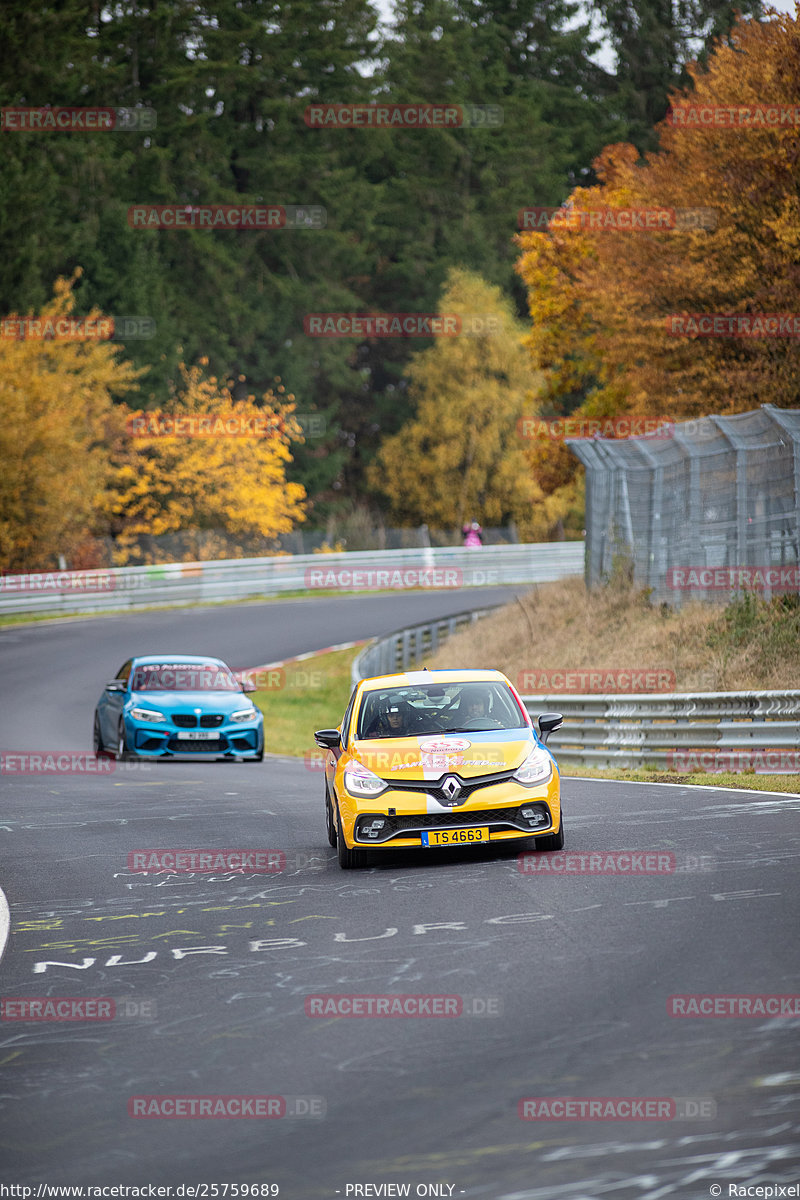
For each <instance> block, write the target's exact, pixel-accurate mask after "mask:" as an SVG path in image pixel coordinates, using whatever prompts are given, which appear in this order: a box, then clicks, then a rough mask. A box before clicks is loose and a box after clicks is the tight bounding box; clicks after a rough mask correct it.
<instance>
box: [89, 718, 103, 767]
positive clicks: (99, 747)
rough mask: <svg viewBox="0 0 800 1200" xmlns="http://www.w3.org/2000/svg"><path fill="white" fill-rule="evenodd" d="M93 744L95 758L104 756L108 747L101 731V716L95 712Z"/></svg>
mask: <svg viewBox="0 0 800 1200" xmlns="http://www.w3.org/2000/svg"><path fill="white" fill-rule="evenodd" d="M92 746H93V748H94V756H95V758H103V757H104V755H105V753H106V748H105V746H104V745H103V737H102V734H101V733H100V717H99V716H98V714H97V713H95V714H94V728H93V730H92Z"/></svg>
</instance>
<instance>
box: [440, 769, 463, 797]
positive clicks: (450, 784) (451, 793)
mask: <svg viewBox="0 0 800 1200" xmlns="http://www.w3.org/2000/svg"><path fill="white" fill-rule="evenodd" d="M442 791H443V792H444V794H445V796H446V797H447V799H448V800H449V801H450V802H451V803H452V802H453V801H454V800H455V798H456V796H458V795H459V794H460V792H461V784H460V783H459V782H458V780H457V779H456V778H455V776H454V775H448V776H447V778H446V779H445V780H444V782H443V783H442Z"/></svg>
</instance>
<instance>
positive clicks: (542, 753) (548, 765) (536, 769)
mask: <svg viewBox="0 0 800 1200" xmlns="http://www.w3.org/2000/svg"><path fill="white" fill-rule="evenodd" d="M552 774H553V760H552V758H551V757H550V755H549V754H548V753H547V751H546V750H543V749H542V748H541V746H534V748H533V750H531V752H530V754H529V755H528V757H527V758H526V759H525V761H524V762H523V763H522V764H521V765H520V766H519V767H518V768H517V770H516V771H515V772H514V778H515V779H516V781H517V783H524V784H525V785H526V787H532V786H533V785H534V784H539V783H547V781H548V779H549V778H550V777H551V775H552Z"/></svg>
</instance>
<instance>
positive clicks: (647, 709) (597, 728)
mask: <svg viewBox="0 0 800 1200" xmlns="http://www.w3.org/2000/svg"><path fill="white" fill-rule="evenodd" d="M500 607H503V606H502V605H495V606H494V607H493V608H486V609H480V610H476V611H474V612H469V613H459V614H458V615H457V616H454V617H448V618H445V619H443V620H441V621H430V622H427V623H425V624H421V625H413V626H411V627H410V628H408V629H400V630H398V631H397V632H396V633H393V634H390V636H389V637H385V638H381V639H380V640H377V641H375V642H373V643H372V644H371V645H369V646H367V648H366V649H365V650H362V651H361V653H360V654H359V655H358V656H357V657H356V658H355V659H354V661H353V668H352V682H353V685H354V686H355V684H356V683H358V681H359V680H360V679H366V678H368V677H369V676H372V675H388V674H392V673H393V672H395V671H407V670H408V669H409V667H414V666H416V665H417V664H418V663H419V662H420V661H421V659H422V658H423V657H424V655H426V654H432V653H434V652H435V651H436V649H437V648H438V646H439V644H440V642H441V641H443V640H444V638H446V637H449V636H450V635H451V634H453V633H455V632H456V631H457V630H459V629H463V628H466V626H468V625H470V624H472V622H474V621H477V620H478V619H479V618H480V617H483V616H486V615H487V614H488V613H490V612H494V611H496V610H497V609H498V608H500ZM522 699H523V701H524V703H525V707H526V708H527V710H528V712H529V714H530V715H531V716H532V717H533V718H536V717H537V716H538V715H539V714H540V713H543V712H560V713H562V714H563V717H564V724H563V725H562V727H561V729H559V730H558V731H557V732H556V733H553V734H551V735H550V738H549V741H548V745H549V747H550V749H551V750H552V751H553V752H554V754H555V756H556V758H557V759H558V762H559V764H561V765H563V766H567V767H568V766H585V767H600V768H603V767H628V768H633V767H644V766H652V767H663V768H667V767H669V768H671V769H673V770H677V771H683V772H685V773H688V772H689V771H690V770H693V769H696V767H694V766H693V765H692V764H693V763H697V765H698V766H699V767H705V768H706V769H709V768H711V767H715V768H716V767H717V766H718V765H719V763H718V762H715V761H714V760H715V759H719V758H720V757H721V758H723V759H730V760H731V764H732V765H731V768H730V769H732V770H734V769H737V763H736V756H737V754H738V755H740V756H746V757H747V758H748V759H749V760H750V761H752V757H753V755H754V754H755V755H756V757H757V758H760V760H761V761H760V764H759V769H760V770H761V771H765V772H776V773H780V774H793V773H796V772H800V691H797V692H795V691H792V692H698V693H691V692H673V693H672V694H669V695H665V694H663V693H660V694H658V695H650V694H641V695H633V694H632V695H628V696H625V695H620V694H617V695H604V696H598V695H588V696H565V695H562V694H559V695H554V696H523V697H522ZM761 751H767V752H769V751H774V752H776V753H774V754H769V753H768V754H766V755H761V754H760V752H761ZM743 765H744V763H743V762H742V761H741V760H740V762H739V764H738V766H739V769H741V767H742V766H743Z"/></svg>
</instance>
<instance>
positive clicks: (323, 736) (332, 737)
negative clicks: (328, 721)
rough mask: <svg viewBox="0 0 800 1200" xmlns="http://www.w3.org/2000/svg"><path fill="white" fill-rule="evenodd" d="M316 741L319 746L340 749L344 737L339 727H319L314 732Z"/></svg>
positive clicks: (324, 748) (326, 748)
mask: <svg viewBox="0 0 800 1200" xmlns="http://www.w3.org/2000/svg"><path fill="white" fill-rule="evenodd" d="M314 741H315V742H316V743H317V745H318V746H322V748H323V750H338V749H339V747H340V746H341V744H342V737H341V734H340V733H339V730H338V729H318V730H317V732H316V733H315V734H314Z"/></svg>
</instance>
